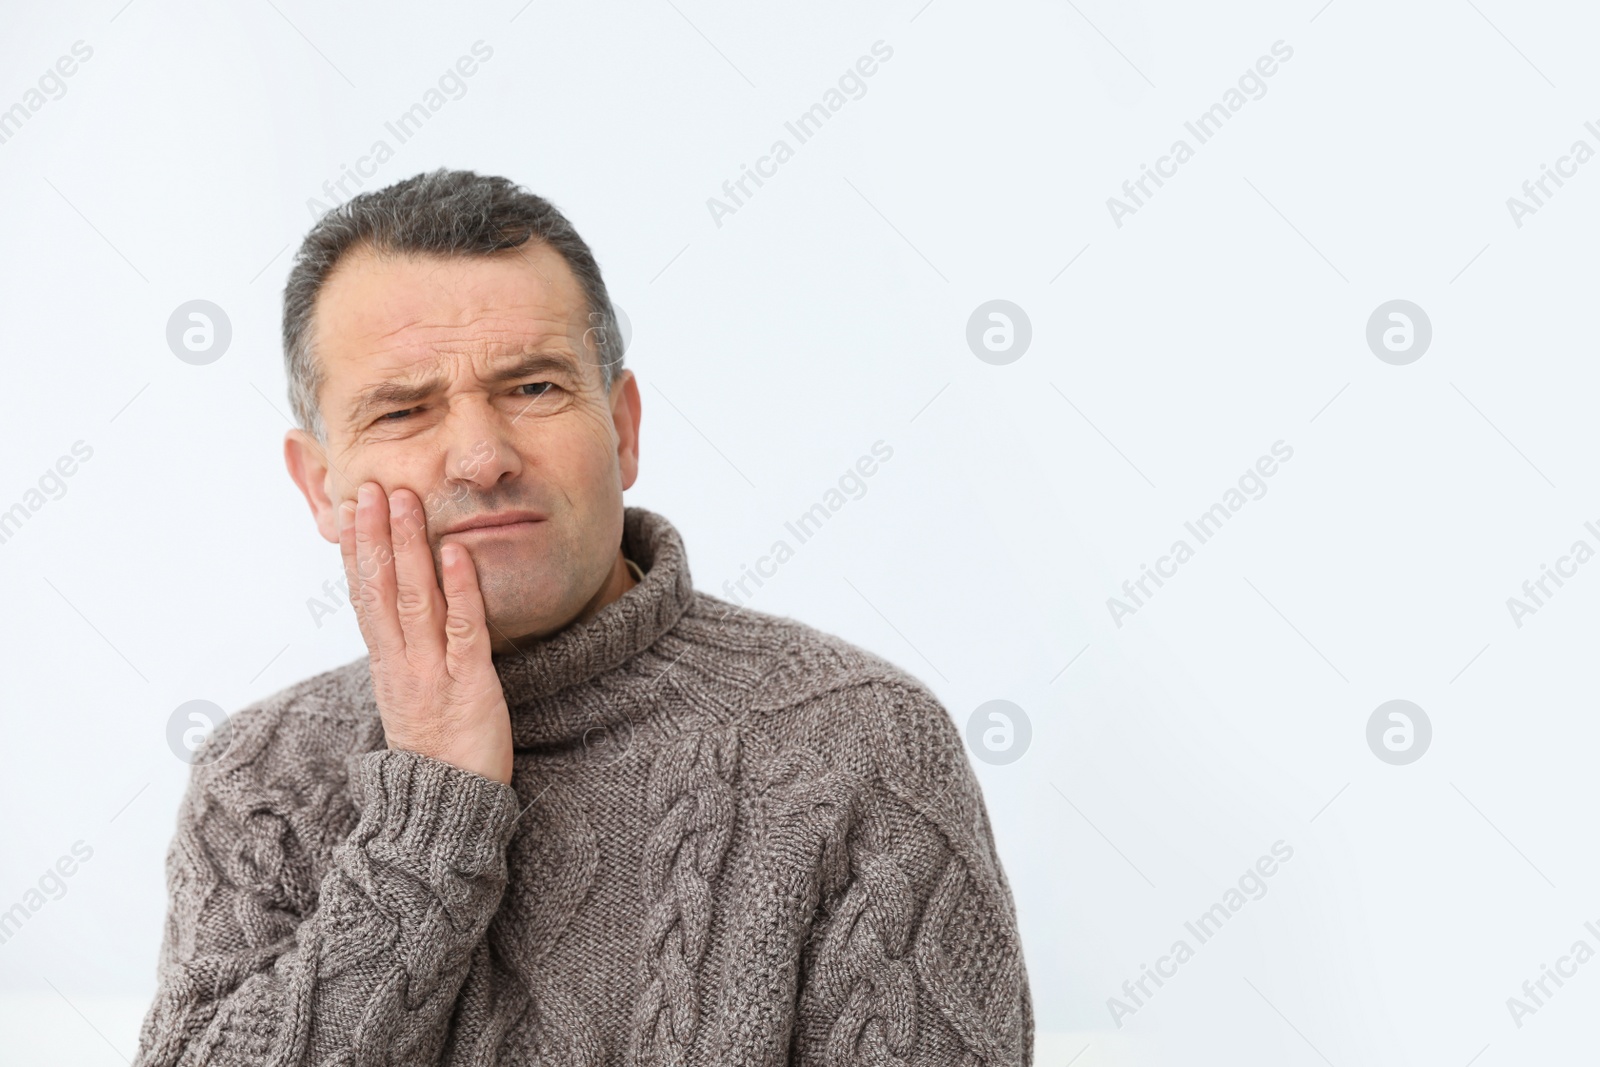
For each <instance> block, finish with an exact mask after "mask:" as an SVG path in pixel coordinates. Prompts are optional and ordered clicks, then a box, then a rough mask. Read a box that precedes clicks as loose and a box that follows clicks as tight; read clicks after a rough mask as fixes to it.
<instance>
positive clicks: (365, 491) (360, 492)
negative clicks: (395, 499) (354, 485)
mask: <svg viewBox="0 0 1600 1067" xmlns="http://www.w3.org/2000/svg"><path fill="white" fill-rule="evenodd" d="M356 499H357V500H359V501H360V502H361V503H362V504H364V505H365V506H367V507H369V508H370V507H371V506H372V505H373V504H376V503H377V502H378V491H377V490H376V489H374V488H372V486H370V485H366V484H363V485H362V486H361V488H360V489H357V490H356Z"/></svg>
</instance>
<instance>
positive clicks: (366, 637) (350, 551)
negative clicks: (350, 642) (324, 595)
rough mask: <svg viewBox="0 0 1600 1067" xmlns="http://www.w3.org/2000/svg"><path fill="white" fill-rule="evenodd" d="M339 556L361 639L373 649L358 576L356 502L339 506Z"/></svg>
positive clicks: (347, 501) (348, 502) (350, 501)
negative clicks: (362, 604) (342, 563)
mask: <svg viewBox="0 0 1600 1067" xmlns="http://www.w3.org/2000/svg"><path fill="white" fill-rule="evenodd" d="M339 555H340V557H341V558H342V559H343V561H344V584H345V590H346V591H347V594H348V595H349V597H350V606H351V607H352V608H354V609H355V613H356V625H357V626H358V627H359V628H360V630H361V639H362V640H363V641H365V642H366V643H367V647H368V648H369V649H370V648H371V647H372V635H371V634H370V633H369V632H368V630H367V613H366V612H365V611H364V610H362V607H361V579H360V577H359V576H358V575H357V574H356V502H355V501H354V500H346V501H345V502H344V503H342V504H340V505H339Z"/></svg>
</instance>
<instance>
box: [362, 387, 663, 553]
mask: <svg viewBox="0 0 1600 1067" xmlns="http://www.w3.org/2000/svg"><path fill="white" fill-rule="evenodd" d="M639 413H640V408H639V382H638V380H637V379H636V378H634V376H633V371H631V370H624V371H623V372H622V374H621V376H619V377H618V378H617V380H616V381H615V382H612V383H611V421H612V424H613V425H615V426H616V428H617V465H618V466H619V467H620V468H621V472H622V488H624V489H631V488H633V483H634V482H636V481H638V479H639ZM336 529H337V527H336Z"/></svg>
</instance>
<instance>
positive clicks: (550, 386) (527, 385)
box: [517, 382, 555, 399]
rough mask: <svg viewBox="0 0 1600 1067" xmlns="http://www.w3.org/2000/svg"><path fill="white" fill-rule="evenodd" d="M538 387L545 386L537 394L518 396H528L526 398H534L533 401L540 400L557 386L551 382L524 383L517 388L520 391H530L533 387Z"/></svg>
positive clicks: (521, 394)
mask: <svg viewBox="0 0 1600 1067" xmlns="http://www.w3.org/2000/svg"><path fill="white" fill-rule="evenodd" d="M538 386H543V387H544V388H543V389H541V390H540V391H539V392H537V393H519V394H517V395H519V396H526V397H530V398H533V399H538V398H539V397H541V396H544V394H545V393H546V392H548V391H549V390H551V389H554V388H555V385H554V384H553V383H551V382H523V383H522V384H521V385H519V386H517V388H518V389H528V388H533V387H538Z"/></svg>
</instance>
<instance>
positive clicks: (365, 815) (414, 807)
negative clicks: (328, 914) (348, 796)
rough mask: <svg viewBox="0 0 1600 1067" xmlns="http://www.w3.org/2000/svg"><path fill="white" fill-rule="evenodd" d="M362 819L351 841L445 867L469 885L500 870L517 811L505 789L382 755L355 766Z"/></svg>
mask: <svg viewBox="0 0 1600 1067" xmlns="http://www.w3.org/2000/svg"><path fill="white" fill-rule="evenodd" d="M354 784H355V787H356V789H358V790H359V791H360V794H361V797H362V801H363V803H362V805H361V806H362V814H361V822H360V825H358V826H357V828H356V831H355V834H354V835H353V840H354V841H356V843H358V844H369V843H371V844H376V845H378V846H379V849H380V850H381V851H384V852H390V853H394V854H399V855H404V856H409V857H413V858H414V859H415V862H416V863H417V864H418V866H419V867H422V868H435V867H436V865H441V864H442V865H443V866H445V867H447V868H448V869H450V870H452V871H455V872H457V873H460V874H463V875H466V876H468V877H475V876H477V875H481V874H485V873H489V872H491V871H493V870H494V869H495V868H496V867H499V866H501V865H503V864H504V863H505V850H506V844H507V843H508V842H509V841H510V840H511V835H512V832H513V830H514V828H515V827H514V823H515V822H516V818H517V815H518V814H519V811H520V804H519V801H518V799H517V793H516V790H514V789H512V788H511V787H510V786H509V785H506V784H505V783H503V782H497V781H495V780H493V779H492V778H485V777H484V776H483V775H481V774H476V773H474V772H472V771H468V770H463V769H462V768H460V767H457V766H455V765H454V764H450V763H446V762H444V761H443V760H439V759H434V758H433V757H432V756H424V755H422V754H421V753H418V752H411V751H408V750H405V749H387V748H386V749H380V750H379V751H376V752H368V753H366V754H365V755H362V756H361V757H359V758H358V760H357V774H356V781H355V783H354Z"/></svg>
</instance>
